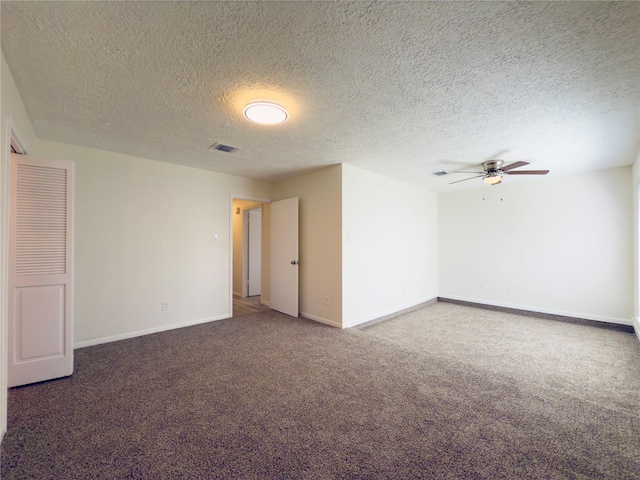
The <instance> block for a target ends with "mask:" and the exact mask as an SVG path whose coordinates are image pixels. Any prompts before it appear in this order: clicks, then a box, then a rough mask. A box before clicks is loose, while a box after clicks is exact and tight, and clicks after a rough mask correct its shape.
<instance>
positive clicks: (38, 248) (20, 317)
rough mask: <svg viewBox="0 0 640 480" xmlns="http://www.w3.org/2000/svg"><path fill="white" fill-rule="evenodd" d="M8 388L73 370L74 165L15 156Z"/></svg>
mask: <svg viewBox="0 0 640 480" xmlns="http://www.w3.org/2000/svg"><path fill="white" fill-rule="evenodd" d="M9 190H10V192H9V295H8V297H9V342H8V343H9V352H8V353H9V368H8V384H9V386H10V387H15V386H17V385H25V384H27V383H33V382H40V381H43V380H49V379H52V378H58V377H64V376H67V375H71V373H72V372H73V328H72V325H73V323H72V322H73V313H72V294H73V269H72V256H73V249H72V238H73V225H72V222H73V163H72V162H65V161H53V160H42V159H36V158H33V157H28V156H26V155H11V180H10V187H9Z"/></svg>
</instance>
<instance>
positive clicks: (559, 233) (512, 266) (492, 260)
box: [439, 167, 633, 324]
mask: <svg viewBox="0 0 640 480" xmlns="http://www.w3.org/2000/svg"><path fill="white" fill-rule="evenodd" d="M630 177H631V168H630V167H625V168H617V169H611V170H603V171H598V172H592V173H587V174H581V175H574V176H567V177H556V178H554V177H550V178H542V179H536V180H534V181H532V182H526V183H518V184H517V185H508V184H502V185H499V186H493V187H491V186H483V187H481V188H478V189H474V190H465V191H458V192H452V193H445V194H441V195H440V214H439V218H440V230H439V245H440V250H439V260H440V263H439V272H440V276H439V278H440V296H441V297H448V298H454V299H460V300H468V301H472V302H478V303H488V304H492V305H498V306H506V307H513V308H521V309H525V310H531V311H538V312H545V313H553V314H560V315H569V316H572V317H579V318H587V319H592V320H601V321H610V322H616V323H623V324H630V323H631V318H632V312H633V307H632V299H633V292H632V285H633V261H632V258H633V256H632V231H631V228H632V227H631V224H632V221H631V216H632V189H631V182H630ZM506 289H510V291H509V292H507V291H506Z"/></svg>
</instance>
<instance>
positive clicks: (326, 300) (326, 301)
mask: <svg viewBox="0 0 640 480" xmlns="http://www.w3.org/2000/svg"><path fill="white" fill-rule="evenodd" d="M324 304H325V305H329V297H324Z"/></svg>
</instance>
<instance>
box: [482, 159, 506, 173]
mask: <svg viewBox="0 0 640 480" xmlns="http://www.w3.org/2000/svg"><path fill="white" fill-rule="evenodd" d="M503 163H504V162H503V161H502V160H487V161H486V162H482V168H484V171H485V172H487V173H489V172H495V171H497V170H500V168H501V167H502V164H503Z"/></svg>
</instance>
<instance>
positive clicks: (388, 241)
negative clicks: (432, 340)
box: [342, 164, 438, 328]
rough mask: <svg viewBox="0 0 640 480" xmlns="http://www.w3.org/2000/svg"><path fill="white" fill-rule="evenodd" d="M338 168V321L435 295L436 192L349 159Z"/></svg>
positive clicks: (348, 323) (348, 322) (360, 319)
mask: <svg viewBox="0 0 640 480" xmlns="http://www.w3.org/2000/svg"><path fill="white" fill-rule="evenodd" d="M342 171H343V176H342V231H343V238H342V248H343V250H342V254H343V257H342V258H343V262H342V286H343V289H342V291H343V309H342V311H343V314H342V315H343V316H342V319H343V322H342V326H343V327H345V328H346V327H352V326H354V325H358V324H360V323H364V322H367V321H370V320H373V319H376V318H379V317H381V316H384V315H387V314H390V313H394V312H396V311H399V310H402V309H405V308H408V307H411V306H414V305H417V304H419V303H422V302H425V301H427V300H431V299H433V298H435V297H437V295H438V196H437V195H436V194H435V193H432V192H429V191H427V190H424V189H421V188H418V187H415V186H412V185H408V184H406V183H403V182H399V181H397V180H393V179H390V178H387V177H384V176H381V175H378V174H375V173H371V172H368V171H366V170H362V169H360V168H357V167H353V166H351V165H346V164H345V165H343V170H342Z"/></svg>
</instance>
